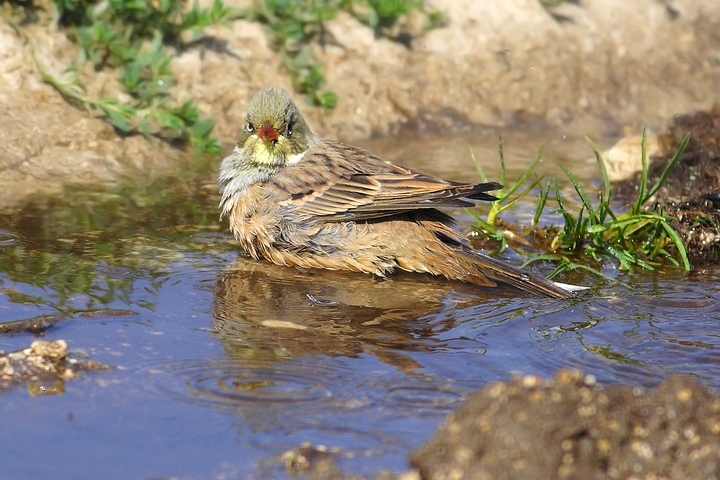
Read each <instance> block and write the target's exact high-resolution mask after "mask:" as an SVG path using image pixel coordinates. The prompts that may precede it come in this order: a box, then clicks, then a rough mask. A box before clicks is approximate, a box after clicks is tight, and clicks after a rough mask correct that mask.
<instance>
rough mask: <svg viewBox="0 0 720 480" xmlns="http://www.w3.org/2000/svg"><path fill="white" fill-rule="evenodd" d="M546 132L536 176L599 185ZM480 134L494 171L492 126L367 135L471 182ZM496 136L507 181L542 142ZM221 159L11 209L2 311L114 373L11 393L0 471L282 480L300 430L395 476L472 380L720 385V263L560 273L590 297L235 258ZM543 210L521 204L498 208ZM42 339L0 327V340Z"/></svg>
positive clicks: (1, 239)
mask: <svg viewBox="0 0 720 480" xmlns="http://www.w3.org/2000/svg"><path fill="white" fill-rule="evenodd" d="M549 143H550V147H549V148H548V150H547V154H546V157H545V160H544V162H543V163H542V164H541V167H540V170H541V173H543V174H545V175H558V169H557V164H558V162H559V161H562V162H563V163H565V164H567V165H569V166H570V167H571V168H572V169H573V171H574V172H576V174H577V175H578V176H579V177H581V179H582V180H583V181H584V182H586V183H587V185H588V188H589V189H590V190H592V188H593V187H594V186H597V185H596V180H595V177H596V176H597V173H596V169H595V167H594V165H592V163H588V162H586V160H585V158H586V157H589V156H590V155H589V153H590V151H589V150H588V149H587V148H585V147H583V146H582V142H579V141H577V140H567V139H562V138H559V139H557V140H551V141H550V142H549ZM470 144H472V145H473V147H474V149H475V152H476V155H477V156H478V158H480V159H482V161H483V163H484V165H485V169H486V173H487V174H488V175H489V176H490V177H491V178H497V177H496V176H497V175H498V172H499V167H498V165H497V160H496V159H497V153H496V152H497V143H496V140H495V139H494V138H487V139H470V140H469V139H465V138H457V139H451V141H450V142H448V141H447V139H442V140H436V141H433V140H428V141H419V140H418V141H415V140H413V141H411V142H405V143H404V144H395V143H390V142H387V141H383V142H375V143H374V144H372V145H371V146H372V148H373V150H375V151H377V152H379V153H384V154H385V155H386V156H387V158H390V159H393V160H397V161H402V162H403V163H404V164H407V165H410V166H415V167H418V168H421V169H424V170H426V171H428V172H431V173H435V174H439V175H442V176H445V177H448V178H453V179H456V180H466V181H474V180H477V173H476V172H475V169H474V166H473V165H472V162H471V161H470V160H469V156H468V153H467V152H468V145H470ZM505 148H506V149H505V154H506V159H507V162H508V167H509V170H510V176H511V177H512V175H514V174H516V173H517V172H519V171H521V170H522V168H524V167H525V166H527V165H528V164H529V163H530V162H531V161H532V159H533V158H534V156H535V154H536V151H537V141H536V140H535V139H534V138H533V137H527V138H519V139H512V141H510V139H506V147H505ZM401 159H402V160H401ZM216 169H217V165H216V162H215V161H213V162H208V161H195V162H192V164H188V165H186V166H185V167H184V168H183V169H182V170H181V171H179V172H178V174H177V176H175V177H173V178H171V179H167V178H165V179H152V178H144V179H136V180H134V181H132V182H130V183H129V184H126V185H105V186H96V187H93V188H88V187H81V188H70V187H68V189H67V191H66V192H64V195H62V196H60V197H42V196H37V197H36V199H35V200H34V201H33V202H32V203H29V204H28V205H27V206H26V207H25V208H24V209H23V210H21V211H17V212H7V213H6V214H4V215H2V216H0V230H1V232H0V321H2V322H10V321H15V320H21V319H27V318H33V317H35V316H38V315H45V314H53V315H59V318H60V319H59V320H58V321H57V323H56V324H55V325H53V326H51V327H50V328H48V329H47V330H46V331H45V332H44V333H43V338H45V339H64V340H65V341H67V343H68V345H69V348H70V350H71V351H74V352H76V353H79V354H85V355H89V356H90V358H92V359H93V360H96V361H100V362H104V363H107V364H111V365H114V366H116V367H117V368H116V369H114V370H113V371H110V372H96V373H88V374H85V375H83V376H81V377H80V378H79V379H77V380H73V381H70V382H67V383H66V385H65V391H64V394H62V395H54V396H40V397H33V396H31V395H30V394H29V393H28V391H27V390H25V389H24V388H22V387H15V388H13V389H10V390H8V391H5V392H1V394H2V401H3V402H2V408H0V422H1V424H2V425H3V427H4V430H5V432H6V434H5V435H3V436H2V440H0V448H1V449H2V451H3V456H2V459H0V471H1V472H2V477H3V478H10V479H12V478H18V479H20V478H57V479H64V478H68V479H69V478H73V479H76V478H77V479H84V478H88V479H90V478H127V479H133V478H164V477H181V478H185V479H193V478H197V479H207V478H277V477H283V476H284V475H285V472H284V470H283V466H282V463H281V462H280V461H279V460H278V456H279V455H280V454H282V453H283V452H285V451H286V450H289V449H292V448H296V447H297V446H299V445H300V444H301V443H302V442H306V441H309V442H312V443H313V444H316V445H317V444H320V445H325V446H327V447H329V448H332V449H336V451H335V453H333V455H335V457H336V459H337V461H338V463H339V464H340V466H341V467H342V468H343V469H344V470H346V471H347V472H350V473H362V474H372V473H375V472H377V471H378V470H380V469H389V470H391V471H396V472H399V471H402V470H404V469H406V468H407V466H408V465H407V456H408V453H409V452H410V451H411V450H412V449H414V448H416V447H417V446H419V445H420V444H421V443H423V442H424V441H425V440H427V439H428V438H429V437H430V435H431V434H432V432H433V430H434V429H435V428H436V427H437V426H438V425H439V423H440V422H441V421H442V419H443V418H444V416H445V415H447V414H448V413H449V412H450V411H451V410H452V409H454V408H455V407H457V405H458V404H459V402H461V401H462V399H463V398H464V396H465V395H466V394H467V393H469V392H470V391H472V390H474V389H477V388H479V387H482V386H484V385H486V384H487V383H488V382H492V381H496V380H505V379H508V378H509V377H510V376H511V375H512V374H513V373H514V372H523V373H534V374H538V375H542V376H550V375H552V374H553V373H554V372H555V371H556V370H557V369H559V368H562V367H574V368H580V369H582V370H583V371H585V372H587V373H592V374H594V375H596V376H597V377H598V379H599V381H600V382H603V383H614V382H624V383H633V384H640V385H643V386H652V385H654V384H656V383H658V382H659V381H661V380H662V379H663V378H664V377H665V376H667V375H668V374H670V373H672V372H683V373H689V374H693V375H697V376H698V377H700V378H701V379H702V380H703V381H704V382H706V383H708V384H709V385H711V386H712V387H715V388H720V374H719V373H718V369H717V365H718V363H720V350H719V347H720V340H719V339H718V334H719V333H720V329H718V327H717V321H718V313H717V312H718V311H720V309H718V306H719V304H720V291H719V290H720V289H719V288H718V285H719V282H718V280H719V278H718V277H719V276H720V271H718V270H713V269H709V270H703V271H697V272H694V273H693V274H691V275H687V274H683V273H682V272H681V271H679V270H675V269H672V268H667V269H664V270H662V271H658V272H635V273H633V274H628V273H624V272H618V271H616V270H614V269H613V267H612V265H611V264H608V265H606V266H605V269H604V272H605V273H606V274H607V275H608V276H609V277H611V278H612V279H613V281H610V280H608V279H603V278H598V277H592V276H587V275H580V274H573V275H572V276H569V277H566V278H565V279H564V280H566V281H572V282H580V283H583V284H587V285H589V286H591V287H592V288H591V290H590V291H589V292H588V293H586V294H583V295H581V296H579V297H578V298H574V299H571V300H549V299H538V298H534V297H531V296H528V295H526V294H523V293H520V292H517V291H513V290H510V289H502V288H500V289H479V288H475V287H471V286H467V285H463V284H459V283H453V282H448V281H445V280H442V279H437V278H431V277H427V276H422V275H409V274H404V275H397V276H395V277H392V278H390V279H387V280H380V279H374V278H371V277H369V276H365V275H361V274H351V273H343V272H324V271H301V270H295V269H289V268H283V267H277V266H274V265H269V264H267V263H265V262H255V261H252V260H249V259H246V258H244V257H242V256H239V255H238V253H237V246H236V244H235V243H234V242H233V240H232V238H231V236H230V235H229V234H228V233H227V231H226V226H225V225H221V224H220V223H219V222H218V221H217V216H218V211H217V207H216V205H217V200H218V196H217V187H216V185H215V182H214V176H215V174H216V173H215V172H216ZM481 211H482V210H481ZM455 213H457V214H458V215H459V217H460V218H461V219H462V221H463V224H462V225H461V226H460V228H462V229H464V230H469V221H470V216H469V215H467V214H466V213H465V212H455ZM531 213H532V204H531V203H525V204H523V205H521V206H520V208H519V210H518V211H516V212H514V213H512V214H511V215H510V216H508V217H507V219H508V220H510V221H512V220H514V219H518V218H526V217H527V216H528V215H529V214H531ZM503 256H504V257H505V258H506V259H507V260H508V261H511V262H517V263H519V262H520V261H521V260H522V259H521V258H520V257H519V256H518V255H516V254H513V253H512V252H506V253H504V254H503ZM533 268H535V269H536V270H537V271H538V272H539V273H545V274H547V273H549V272H550V271H551V270H552V266H551V265H544V266H541V265H538V266H535V267H533ZM35 338H36V337H35V336H34V335H33V334H31V333H20V334H16V335H14V336H10V335H5V336H0V349H3V350H5V351H12V350H16V349H19V348H24V347H26V346H28V345H29V343H30V342H32V341H33V340H34V339H35Z"/></svg>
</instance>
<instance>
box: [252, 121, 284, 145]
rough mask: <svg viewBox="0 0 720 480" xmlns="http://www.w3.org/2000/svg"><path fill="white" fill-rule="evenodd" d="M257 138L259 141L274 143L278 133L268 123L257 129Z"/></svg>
mask: <svg viewBox="0 0 720 480" xmlns="http://www.w3.org/2000/svg"><path fill="white" fill-rule="evenodd" d="M257 136H258V138H259V139H260V140H265V141H266V142H275V141H277V139H278V136H280V132H278V131H277V128H275V127H273V126H272V124H271V123H270V122H265V123H264V124H263V126H262V127H260V128H259V129H258V131H257Z"/></svg>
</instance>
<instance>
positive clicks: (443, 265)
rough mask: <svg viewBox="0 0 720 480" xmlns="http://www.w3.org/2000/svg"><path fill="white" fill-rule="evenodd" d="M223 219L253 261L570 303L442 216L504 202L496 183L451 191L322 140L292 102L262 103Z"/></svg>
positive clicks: (228, 164) (563, 293)
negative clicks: (477, 246)
mask: <svg viewBox="0 0 720 480" xmlns="http://www.w3.org/2000/svg"><path fill="white" fill-rule="evenodd" d="M219 181H220V191H221V193H222V200H221V202H220V207H221V209H222V214H221V218H223V217H229V221H230V229H231V230H232V232H233V234H234V235H235V238H237V240H238V241H239V242H240V243H241V244H242V247H243V248H244V249H245V250H246V252H247V253H248V254H249V255H251V256H252V257H254V258H255V259H259V258H265V259H267V260H269V261H271V262H273V263H276V264H278V265H288V266H295V267H312V268H325V269H330V270H351V271H355V272H364V273H371V274H374V275H378V276H381V277H383V276H385V275H386V274H388V273H391V272H392V271H393V270H395V269H401V270H406V271H409V272H421V273H430V274H433V275H443V276H445V277H447V278H449V279H453V280H462V281H465V282H470V283H473V284H476V285H481V286H485V287H490V286H495V285H496V281H497V282H503V283H507V284H510V285H512V286H514V287H517V288H519V289H521V290H525V291H528V292H531V293H534V294H536V295H541V296H547V297H558V298H564V297H568V296H571V295H572V291H573V290H574V289H576V288H578V287H572V286H569V285H563V284H557V283H553V282H551V281H549V280H546V279H545V278H542V277H539V276H535V275H532V274H530V273H527V272H525V271H523V270H521V269H519V268H517V267H514V266H511V265H506V264H504V263H503V262H500V261H498V260H496V259H494V258H491V257H488V256H486V255H483V254H481V253H478V252H475V251H473V250H471V249H470V248H468V247H467V246H465V243H464V241H463V240H464V239H463V237H462V236H461V235H460V234H458V232H456V231H455V230H454V229H453V228H452V225H453V219H452V217H450V216H448V215H446V214H445V213H442V212H440V211H439V210H437V208H439V207H464V206H470V205H472V203H471V201H473V200H487V201H492V200H496V198H495V197H493V196H492V195H490V194H488V193H486V192H488V191H491V190H495V189H498V188H502V186H501V185H500V184H498V183H479V184H477V185H471V184H464V183H457V182H449V181H445V180H442V179H440V178H436V177H433V176H430V175H426V174H424V173H420V172H418V171H415V170H412V169H409V168H405V167H400V166H397V165H394V164H392V163H390V162H387V161H384V160H382V159H380V158H379V157H377V156H375V155H373V154H371V153H369V152H366V151H365V150H362V149H360V148H357V147H352V146H350V145H345V144H342V143H339V142H336V141H333V140H326V139H323V138H319V137H316V136H315V135H313V133H312V132H311V131H310V128H309V127H308V125H307V124H306V123H305V120H304V119H303V117H302V116H301V115H300V112H299V111H298V109H297V107H296V106H295V104H294V103H293V101H292V99H291V98H290V95H288V93H287V92H285V91H283V90H279V89H275V88H271V89H267V90H263V91H261V92H259V93H257V94H256V95H255V96H254V97H253V98H252V100H250V105H249V106H248V112H247V122H246V123H245V125H244V126H243V130H242V133H241V135H240V139H239V141H238V144H237V146H236V147H235V149H234V150H233V152H232V154H230V155H229V156H227V157H226V158H225V159H224V160H223V161H222V165H221V167H220V176H219Z"/></svg>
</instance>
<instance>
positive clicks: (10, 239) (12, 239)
mask: <svg viewBox="0 0 720 480" xmlns="http://www.w3.org/2000/svg"><path fill="white" fill-rule="evenodd" d="M18 242H20V237H19V236H18V235H16V234H14V233H12V232H8V231H7V230H0V247H12V246H13V245H17V244H18Z"/></svg>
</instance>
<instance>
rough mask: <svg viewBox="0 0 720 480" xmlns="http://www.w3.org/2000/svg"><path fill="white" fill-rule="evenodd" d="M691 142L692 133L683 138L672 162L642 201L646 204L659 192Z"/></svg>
mask: <svg viewBox="0 0 720 480" xmlns="http://www.w3.org/2000/svg"><path fill="white" fill-rule="evenodd" d="M689 142H690V133H688V134H687V135H685V137H684V138H683V141H682V142H681V143H680V147H679V148H678V149H677V151H676V152H675V155H673V158H672V160H670V163H668V164H667V167H665V170H663V173H662V175H660V178H658V181H657V182H655V185H653V187H652V188H651V189H650V191H648V193H647V195H646V196H645V198H644V199H643V201H642V203H643V204H644V203H645V202H647V201H648V200H649V199H650V198H651V197H652V196H653V195H655V192H657V191H658V190H659V189H660V187H662V186H663V184H664V183H665V181H666V180H667V178H668V176H669V175H670V171H672V169H673V167H674V166H675V164H676V163H677V162H678V160H680V157H681V156H682V154H683V152H685V148H686V147H687V145H688V143H689Z"/></svg>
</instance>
